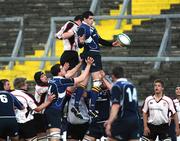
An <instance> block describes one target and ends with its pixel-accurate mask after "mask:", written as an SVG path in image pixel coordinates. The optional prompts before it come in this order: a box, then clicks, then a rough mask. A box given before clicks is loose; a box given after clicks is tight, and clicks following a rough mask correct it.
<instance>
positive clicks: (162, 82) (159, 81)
mask: <svg viewBox="0 0 180 141" xmlns="http://www.w3.org/2000/svg"><path fill="white" fill-rule="evenodd" d="M155 83H160V84H161V85H162V87H163V88H164V81H163V80H161V79H156V80H154V84H155Z"/></svg>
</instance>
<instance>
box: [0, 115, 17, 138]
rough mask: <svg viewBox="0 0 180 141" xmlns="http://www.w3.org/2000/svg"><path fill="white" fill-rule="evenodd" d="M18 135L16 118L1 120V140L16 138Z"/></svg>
mask: <svg viewBox="0 0 180 141" xmlns="http://www.w3.org/2000/svg"><path fill="white" fill-rule="evenodd" d="M17 135H18V123H17V121H16V118H0V138H3V139H6V138H7V136H10V137H16V136H17Z"/></svg>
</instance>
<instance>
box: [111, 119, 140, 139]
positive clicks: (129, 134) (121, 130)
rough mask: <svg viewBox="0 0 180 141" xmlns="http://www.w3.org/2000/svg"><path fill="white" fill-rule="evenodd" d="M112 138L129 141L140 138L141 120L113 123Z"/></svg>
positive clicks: (120, 120)
mask: <svg viewBox="0 0 180 141" xmlns="http://www.w3.org/2000/svg"><path fill="white" fill-rule="evenodd" d="M111 134H112V138H114V139H117V140H120V141H127V140H130V139H139V138H140V127H139V119H137V118H132V117H131V118H123V119H118V120H116V121H114V122H113V124H112V127H111Z"/></svg>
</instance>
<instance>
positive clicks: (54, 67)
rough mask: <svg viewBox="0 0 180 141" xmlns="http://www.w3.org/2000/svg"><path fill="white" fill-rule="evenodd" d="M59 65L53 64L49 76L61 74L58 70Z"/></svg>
mask: <svg viewBox="0 0 180 141" xmlns="http://www.w3.org/2000/svg"><path fill="white" fill-rule="evenodd" d="M60 67H61V65H60V64H55V65H53V66H52V67H51V74H52V75H53V76H58V73H59V72H61V69H60Z"/></svg>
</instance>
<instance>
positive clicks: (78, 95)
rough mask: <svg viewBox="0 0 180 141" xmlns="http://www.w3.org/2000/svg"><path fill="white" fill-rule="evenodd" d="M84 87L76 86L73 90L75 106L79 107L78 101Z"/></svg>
mask: <svg viewBox="0 0 180 141" xmlns="http://www.w3.org/2000/svg"><path fill="white" fill-rule="evenodd" d="M84 89H85V87H84V86H78V87H77V89H76V90H75V103H74V106H75V107H76V108H78V107H79V101H80V99H81V96H82V95H83V93H84Z"/></svg>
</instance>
